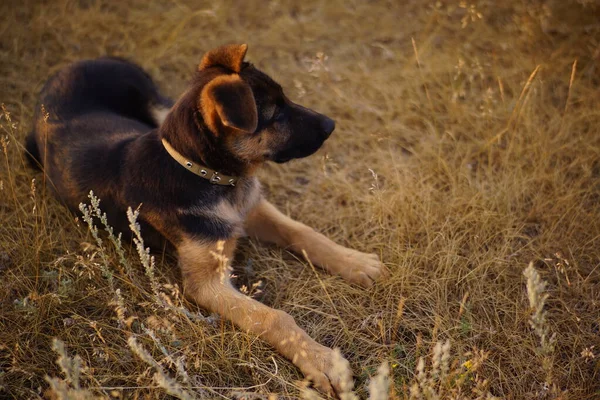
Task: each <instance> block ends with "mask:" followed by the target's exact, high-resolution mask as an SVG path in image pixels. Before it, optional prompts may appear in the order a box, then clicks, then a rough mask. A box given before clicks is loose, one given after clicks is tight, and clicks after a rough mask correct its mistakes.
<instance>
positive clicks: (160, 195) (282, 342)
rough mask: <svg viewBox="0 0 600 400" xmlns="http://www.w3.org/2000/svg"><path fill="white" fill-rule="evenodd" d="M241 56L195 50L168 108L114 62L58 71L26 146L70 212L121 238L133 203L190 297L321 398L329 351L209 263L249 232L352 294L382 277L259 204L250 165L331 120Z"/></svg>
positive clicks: (329, 384) (233, 48)
mask: <svg viewBox="0 0 600 400" xmlns="http://www.w3.org/2000/svg"><path fill="white" fill-rule="evenodd" d="M246 50H247V46H246V45H228V46H223V47H219V48H217V49H214V50H212V51H210V52H208V53H207V54H205V55H204V57H203V58H202V61H201V62H200V65H199V66H198V69H197V71H196V73H195V75H194V77H193V78H192V81H191V83H190V85H189V87H188V89H187V91H186V92H185V93H184V94H183V95H182V96H181V97H180V98H179V100H177V102H175V103H174V104H173V102H172V101H171V100H169V99H168V98H166V97H164V96H162V95H161V94H160V93H159V91H158V89H157V88H156V86H155V85H154V83H153V82H152V80H151V79H150V77H149V76H148V75H147V74H146V73H145V72H144V71H143V70H142V69H141V68H140V67H138V66H136V65H134V64H132V63H130V62H127V61H125V60H122V59H118V58H100V59H97V60H91V61H82V62H78V63H75V64H72V65H70V66H67V67H66V68H64V69H62V70H60V71H59V72H58V73H57V74H56V75H54V76H53V77H51V78H50V79H49V80H48V82H47V83H46V85H45V86H44V88H43V89H42V92H41V95H40V105H39V106H38V107H37V110H36V116H35V124H34V129H33V132H32V133H31V134H30V135H29V136H28V138H27V143H26V146H27V150H28V152H29V155H30V156H31V157H33V158H34V159H35V160H37V163H38V164H39V165H41V166H42V168H43V169H44V171H45V173H46V175H47V177H48V178H49V180H50V182H51V185H50V186H51V187H53V189H54V191H55V193H56V195H57V196H58V197H59V198H60V199H61V200H62V201H63V202H64V203H65V204H66V205H67V206H69V207H70V208H72V209H74V210H76V209H77V206H78V204H79V203H80V202H85V201H86V196H87V194H88V193H89V191H90V190H93V191H94V193H95V194H96V195H97V196H98V197H99V198H100V199H102V204H103V208H104V209H105V211H106V212H107V214H108V216H109V222H110V223H111V224H112V225H113V226H114V227H115V229H117V230H121V231H126V230H127V222H126V220H125V210H126V209H127V207H134V208H135V207H137V206H138V205H140V204H142V206H141V208H140V222H141V225H142V232H143V234H144V237H145V239H146V240H147V241H150V242H151V243H158V242H159V241H160V240H161V239H166V241H167V242H168V243H169V244H170V245H172V246H173V247H174V249H175V251H176V253H177V256H178V264H179V267H180V268H181V275H182V278H183V289H184V293H185V295H186V296H187V297H188V298H189V299H191V300H193V301H195V302H196V303H197V304H198V305H199V306H200V307H202V308H205V309H207V310H210V311H211V312H216V313H218V314H220V315H222V316H223V317H224V318H227V319H229V320H231V321H233V323H235V324H236V325H237V326H238V327H240V328H241V329H243V330H245V331H248V332H252V333H254V334H256V335H258V336H259V337H261V338H262V339H263V340H265V341H267V342H268V343H269V344H270V345H272V346H273V347H274V348H276V349H277V351H279V353H280V354H282V355H283V356H285V357H286V358H288V359H289V360H291V361H292V362H293V363H294V364H295V365H296V366H297V367H298V368H300V370H301V371H302V372H303V373H304V375H305V376H307V377H308V378H310V379H311V380H313V381H314V384H315V386H317V387H319V388H320V389H322V390H323V391H325V392H333V391H339V389H340V380H341V379H342V378H343V375H347V376H350V368H349V364H348V363H347V361H345V360H344V362H345V366H344V368H341V369H340V368H339V367H338V368H337V369H334V368H333V366H332V355H333V352H332V350H331V349H329V348H327V347H325V346H322V345H320V344H319V343H317V342H316V341H314V340H313V339H311V338H310V337H309V336H308V335H307V334H306V332H304V331H303V330H302V329H301V328H300V327H298V325H296V323H295V321H294V319H293V318H292V317H291V316H290V315H288V314H286V313H285V312H282V311H278V310H274V309H272V308H269V307H267V306H265V305H263V304H261V303H259V302H257V301H255V300H253V299H251V298H249V297H247V296H245V295H243V294H241V293H239V292H238V291H237V290H235V288H234V287H233V286H232V285H231V284H230V281H229V276H228V273H227V272H226V271H224V270H223V266H222V265H219V260H217V259H216V258H215V257H214V255H213V254H214V252H223V254H224V255H225V256H226V257H227V258H228V259H229V260H231V259H233V252H234V250H235V247H236V241H237V239H238V238H239V237H240V236H242V235H244V234H248V235H249V236H251V237H254V238H257V239H259V240H262V241H265V242H270V243H274V244H276V245H279V246H282V247H284V248H286V249H290V250H291V251H294V252H296V253H300V254H302V252H303V251H305V252H306V254H307V256H308V258H309V259H310V260H311V261H312V262H313V263H314V264H315V265H318V266H320V267H322V268H324V269H325V270H327V271H329V272H331V273H333V274H337V275H340V276H342V277H343V278H344V279H346V280H347V281H349V282H352V283H355V284H358V285H361V286H364V287H369V286H371V285H372V284H373V281H374V280H377V279H379V278H383V277H384V276H385V275H386V273H387V271H386V269H385V268H384V267H383V265H382V264H381V263H380V261H379V259H378V257H377V256H376V255H373V254H365V253H361V252H358V251H355V250H350V249H347V248H344V247H342V246H340V245H338V244H336V243H334V242H332V241H331V240H329V239H327V238H326V237H324V236H323V235H321V234H319V233H317V232H315V231H314V230H313V229H311V228H309V227H307V226H306V225H303V224H301V223H300V222H296V221H294V220H292V219H290V218H289V217H287V216H285V215H283V214H282V213H280V212H279V211H278V210H277V209H276V208H275V207H274V206H273V205H272V204H270V203H269V202H268V201H267V200H266V199H265V198H264V197H263V196H262V195H261V190H260V184H259V182H258V180H257V178H256V177H255V176H254V175H255V172H256V170H257V169H258V168H259V167H260V166H261V165H262V164H264V163H265V162H267V161H274V162H276V163H283V162H286V161H289V160H291V159H294V158H301V157H306V156H309V155H311V154H313V153H314V152H315V151H317V150H318V149H319V147H321V145H322V144H323V142H324V141H325V140H326V139H327V138H328V137H329V135H331V133H332V132H333V130H334V128H335V123H334V121H333V120H331V119H330V118H328V117H326V116H324V115H322V114H319V113H317V112H315V111H312V110H310V109H308V108H305V107H302V106H300V105H298V104H295V103H293V102H291V101H290V100H289V99H288V98H287V97H286V96H285V95H284V93H283V90H282V88H281V86H280V85H279V84H277V83H276V82H275V81H273V80H272V79H271V78H269V77H268V76H267V75H266V74H264V73H263V72H261V71H259V70H258V69H257V68H255V67H254V66H253V65H252V64H250V63H247V62H244V57H245V54H246ZM42 105H43V107H42ZM43 110H44V111H43ZM336 371H339V372H336Z"/></svg>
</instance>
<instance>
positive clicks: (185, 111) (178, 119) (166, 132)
mask: <svg viewBox="0 0 600 400" xmlns="http://www.w3.org/2000/svg"><path fill="white" fill-rule="evenodd" d="M195 98H196V96H195V95H194V93H189V92H188V93H186V94H184V95H183V96H182V97H181V98H180V99H179V101H177V103H176V104H175V105H174V106H173V108H172V110H171V112H169V114H168V115H167V117H166V119H165V121H164V122H163V124H162V125H161V126H160V128H159V136H160V138H161V139H165V140H166V141H167V142H168V143H169V144H170V145H171V146H172V147H173V149H175V150H176V151H177V152H178V153H180V154H181V155H183V156H184V157H185V158H187V159H189V160H191V161H193V162H196V163H198V164H202V165H204V166H206V167H208V168H210V169H212V170H215V171H218V172H219V173H222V174H225V175H231V176H235V177H239V178H243V177H248V176H251V175H253V173H254V172H255V170H256V168H257V167H258V165H255V164H251V163H247V162H244V161H243V160H240V159H238V158H236V157H234V156H233V155H232V154H231V152H229V151H227V149H226V148H225V147H224V145H223V144H222V143H221V142H220V141H219V140H218V138H217V137H215V135H214V134H213V133H212V132H210V131H209V128H208V127H207V126H206V124H205V123H204V121H203V120H202V116H201V115H200V112H199V111H196V106H195V101H194V100H193V99H195Z"/></svg>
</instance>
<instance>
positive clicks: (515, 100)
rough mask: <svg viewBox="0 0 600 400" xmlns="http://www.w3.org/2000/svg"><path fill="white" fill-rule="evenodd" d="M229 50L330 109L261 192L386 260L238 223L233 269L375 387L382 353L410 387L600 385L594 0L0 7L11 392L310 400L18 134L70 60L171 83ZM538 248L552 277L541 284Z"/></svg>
mask: <svg viewBox="0 0 600 400" xmlns="http://www.w3.org/2000/svg"><path fill="white" fill-rule="evenodd" d="M226 43H247V44H248V45H249V51H248V56H247V59H248V60H250V61H251V62H253V63H254V64H255V65H256V66H258V67H259V68H261V69H262V70H264V71H265V72H267V73H268V74H270V75H271V76H272V77H273V78H275V79H276V80H277V81H278V82H280V83H281V84H282V86H283V87H284V89H285V91H286V93H287V95H288V96H289V97H290V98H291V99H292V100H294V101H296V102H298V103H301V104H303V105H306V106H308V107H311V108H314V109H316V110H318V111H320V112H323V113H325V114H327V115H329V116H331V117H332V118H334V119H335V120H336V122H337V128H336V131H335V132H334V134H333V135H332V137H331V138H330V139H329V140H328V141H327V142H326V144H325V146H324V147H323V148H322V149H321V150H320V151H319V152H318V153H317V154H316V155H314V156H312V157H310V158H308V159H304V160H297V161H293V162H290V163H289V164H286V165H268V166H266V167H265V168H264V169H263V170H262V171H260V177H261V180H262V182H263V187H264V191H265V194H266V196H267V197H268V198H269V199H270V200H271V201H272V202H273V203H275V204H276V205H277V206H278V207H279V208H280V209H282V210H283V211H284V212H285V213H286V214H288V215H290V216H292V217H294V218H296V219H299V220H301V221H303V222H305V223H307V224H309V225H311V226H313V227H314V228H315V229H317V230H319V231H321V232H323V233H325V234H326V235H328V236H329V237H330V238H332V239H334V240H336V241H337V242H339V243H341V244H343V245H345V246H349V247H353V248H356V249H358V250H361V251H366V252H375V253H377V254H379V255H380V256H381V258H382V260H383V261H384V262H385V264H386V265H387V266H388V267H389V269H390V270H391V272H392V276H391V278H390V279H388V280H387V281H385V282H382V283H378V284H377V285H376V286H375V287H373V288H372V289H369V290H364V289H361V288H359V287H356V286H352V285H349V284H347V283H345V282H344V281H342V280H341V279H339V278H337V277H332V276H329V275H327V274H325V273H323V272H321V271H319V270H314V269H313V268H311V266H310V264H309V263H307V262H306V261H305V260H304V259H302V258H301V257H297V256H294V255H292V254H291V253H289V252H286V251H285V250H281V249H277V248H274V247H271V246H263V245H261V246H258V245H257V244H256V243H254V242H252V241H249V240H244V241H242V244H241V246H240V249H239V256H238V257H237V258H236V259H235V260H234V262H233V265H234V267H235V268H236V275H239V278H237V279H236V284H237V285H238V286H239V287H242V285H245V287H246V288H247V290H248V291H249V292H250V293H249V294H250V295H252V296H255V297H256V298H258V299H260V300H261V301H263V302H265V303H266V304H269V305H270V306H273V307H276V308H278V309H282V310H285V311H287V312H288V313H290V314H291V315H292V316H294V317H295V319H296V321H297V322H298V324H299V325H300V326H301V327H303V328H304V329H306V331H307V332H308V333H309V334H310V335H311V336H312V337H313V338H315V339H316V340H317V341H319V342H320V343H322V344H324V345H327V346H330V347H337V348H339V349H340V351H341V353H342V354H343V355H344V356H345V357H346V358H347V359H348V360H349V361H350V363H351V365H352V368H353V372H354V374H355V388H356V394H357V395H358V396H360V397H361V398H365V397H367V395H368V393H369V390H368V386H369V383H370V382H371V381H374V379H373V376H374V375H375V373H376V370H377V368H378V367H379V366H380V365H381V364H382V363H384V362H385V363H387V365H388V366H389V371H390V372H389V383H390V391H389V394H388V396H389V397H390V398H395V399H408V398H423V399H434V398H441V399H446V398H448V399H449V398H467V399H475V398H482V399H483V398H492V397H493V396H495V397H497V398H506V399H559V398H560V399H577V400H580V399H598V398H600V312H599V310H600V206H599V203H600V3H598V2H594V1H591V0H588V1H585V0H581V1H570V0H547V1H541V0H540V1H535V0H521V1H518V0H507V1H502V2H500V1H496V2H494V1H489V0H472V1H458V0H456V1H454V0H448V1H437V2H436V1H434V0H431V1H417V0H412V1H411V0H407V1H354V0H350V1H341V0H340V1H338V0H314V1H313V0H307V1H302V2H300V1H298V2H296V1H286V0H281V1H279V0H271V1H244V2H242V1H239V2H235V1H222V2H220V1H214V2H204V1H184V0H160V1H151V2H148V1H138V0H134V1H116V0H104V1H102V0H98V1H94V0H79V1H68V0H55V1H51V0H48V1H37V0H22V1H16V0H5V1H3V2H2V4H1V5H0V102H1V103H3V104H4V111H3V112H2V116H1V117H0V138H1V145H2V146H1V149H0V150H1V152H2V154H0V397H2V398H17V399H25V398H90V396H92V395H94V396H100V397H111V398H150V399H154V398H169V395H168V394H167V393H171V394H172V395H176V396H178V397H180V398H232V397H236V396H237V397H238V398H247V399H263V398H264V399H266V398H268V396H269V395H271V396H274V395H277V396H279V397H281V398H298V397H301V396H304V397H305V398H306V397H307V396H310V394H307V393H304V394H303V391H302V389H301V388H302V385H303V383H302V382H301V381H302V376H301V374H300V372H299V371H298V370H297V369H296V368H295V367H294V366H293V365H292V364H291V363H290V362H289V361H287V360H285V359H283V358H282V357H280V356H278V355H277V354H276V353H275V352H274V351H273V350H272V349H271V348H269V346H267V345H266V344H265V343H263V342H262V341H261V340H258V339H256V338H255V337H253V336H252V335H248V334H246V333H245V332H242V331H240V330H238V329H236V328H235V327H233V326H231V324H230V323H227V322H226V321H223V320H221V319H219V318H218V317H215V316H208V315H206V313H205V312H204V311H203V310H201V309H198V308H197V307H195V306H194V305H193V304H191V303H188V302H187V301H185V300H183V299H182V298H181V294H180V292H179V290H178V284H179V282H180V281H179V276H178V275H177V271H176V263H175V261H174V260H173V259H172V257H170V256H168V255H164V254H160V253H157V255H156V266H155V271H154V272H155V274H156V277H155V278H151V274H150V273H149V272H148V270H147V266H146V267H144V266H143V264H142V263H141V261H140V259H139V257H138V255H137V253H136V252H135V249H131V248H130V247H129V245H128V244H127V245H125V250H124V256H123V257H121V255H120V254H119V251H118V249H116V248H115V246H113V245H112V244H111V242H110V240H109V239H108V238H107V237H106V236H102V238H103V243H102V245H100V244H99V243H98V242H97V241H96V240H95V239H94V237H93V235H92V234H90V232H89V230H88V229H87V226H86V223H85V222H84V221H83V219H82V217H81V215H73V214H71V213H69V212H68V211H67V210H66V209H65V208H64V207H63V206H62V205H61V204H59V202H57V201H56V200H55V199H54V198H53V197H52V196H51V195H50V194H49V193H48V191H46V190H45V188H44V186H45V180H44V178H43V175H42V174H41V173H40V172H37V171H35V170H33V169H31V168H29V167H28V166H27V163H26V160H25V157H24V153H23V152H24V149H23V140H24V138H25V136H26V134H27V132H28V130H29V129H30V127H31V120H32V115H33V112H34V109H35V107H36V97H37V94H38V93H39V90H40V89H41V86H42V85H43V83H44V82H45V80H46V79H47V77H48V76H49V75H50V74H52V73H53V72H55V71H57V70H58V69H59V68H61V67H62V66H64V65H66V64H68V63H70V62H73V61H76V60H81V59H86V58H93V57H98V56H103V55H116V56H122V57H126V58H128V59H131V60H133V61H135V62H137V63H139V64H140V65H141V66H143V67H144V68H145V69H147V70H148V71H149V73H150V74H151V75H152V76H153V78H154V79H155V81H156V82H157V83H158V85H159V86H160V87H161V88H162V90H163V91H164V92H165V93H166V94H168V95H169V96H171V97H173V98H176V97H177V96H178V95H179V94H180V93H181V92H182V91H183V90H184V88H185V87H186V82H187V80H188V79H189V77H190V76H191V73H192V71H193V70H194V69H195V68H196V66H197V64H198V62H199V61H200V59H201V57H202V55H203V54H204V52H205V51H207V50H209V49H211V48H213V47H215V46H218V45H222V44H226ZM101 205H102V204H101ZM101 230H102V229H101ZM530 263H532V266H533V268H534V269H535V270H536V271H537V272H538V273H539V276H540V277H541V280H542V281H543V282H545V286H544V285H543V284H542V283H539V282H538V284H537V285H536V284H535V279H534V278H531V277H530V279H529V292H528V286H527V281H528V279H527V278H526V277H525V276H524V274H523V272H524V270H525V269H526V267H527V266H528V265H529V264H530ZM132 271H133V273H132ZM108 276H110V277H111V279H109V278H108ZM153 279H154V280H156V281H157V282H158V284H159V287H160V288H159V291H160V293H161V296H162V297H163V298H164V299H168V302H171V304H172V306H171V308H169V307H165V306H164V302H162V303H161V302H158V301H156V298H155V297H156V296H154V293H153V291H152V285H151V281H152V280H153ZM258 282H260V284H258ZM528 293H529V294H528ZM545 295H547V298H545V297H544V296H545ZM532 321H533V323H532ZM54 338H57V339H59V340H60V341H61V342H56V344H55V345H54V347H55V349H53V344H52V343H53V339H54ZM131 338H134V339H135V343H137V344H132V343H133V342H132V339H131ZM60 343H64V349H62V350H61V345H60ZM437 343H440V345H437V346H436V344H437ZM445 343H449V347H448V346H447V345H446V346H442V344H445ZM61 353H62V355H61ZM76 356H77V357H78V358H77V357H76ZM57 359H58V360H59V361H60V362H59V363H57ZM420 360H423V361H422V362H420ZM157 371H158V372H157ZM161 371H162V372H161ZM51 386H52V388H50V387H51ZM169 388H170V389H169ZM174 388H175V389H174ZM177 390H181V391H182V392H177ZM177 393H179V394H177ZM182 393H183V394H182ZM69 396H71V397H69ZM77 396H79V397H77ZM185 396H189V397H185ZM244 396H245V397H244ZM371 396H372V398H376V397H374V395H371ZM419 396H420V397H419ZM436 396H437V397H436ZM347 398H351V397H347ZM380 398H385V396H384V397H380Z"/></svg>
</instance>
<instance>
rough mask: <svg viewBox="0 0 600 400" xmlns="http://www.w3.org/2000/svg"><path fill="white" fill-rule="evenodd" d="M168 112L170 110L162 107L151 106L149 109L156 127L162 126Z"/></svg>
mask: <svg viewBox="0 0 600 400" xmlns="http://www.w3.org/2000/svg"><path fill="white" fill-rule="evenodd" d="M169 111H171V109H170V108H167V107H163V106H152V107H151V108H150V114H151V115H152V118H154V121H155V122H156V124H157V125H158V126H160V125H162V123H163V122H164V121H165V119H166V118H167V114H169Z"/></svg>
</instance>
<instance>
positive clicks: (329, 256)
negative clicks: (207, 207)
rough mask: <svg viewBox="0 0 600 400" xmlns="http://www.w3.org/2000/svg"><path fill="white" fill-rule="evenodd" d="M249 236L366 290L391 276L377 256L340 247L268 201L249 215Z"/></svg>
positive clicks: (247, 224) (247, 227) (247, 222)
mask: <svg viewBox="0 0 600 400" xmlns="http://www.w3.org/2000/svg"><path fill="white" fill-rule="evenodd" d="M246 232H247V233H248V235H250V236H251V237H256V238H258V239H259V240H263V241H266V242H270V243H274V244H276V245H278V246H281V247H283V248H287V249H290V250H292V251H294V252H295V253H299V254H302V251H303V250H304V251H305V252H306V254H307V256H308V258H309V259H310V261H311V262H313V263H314V264H316V265H318V266H320V267H322V268H324V269H326V270H327V271H329V272H330V273H332V274H337V275H340V276H341V277H342V278H344V279H345V280H347V281H349V282H352V283H356V284H358V285H361V286H363V287H370V286H372V285H373V281H375V280H378V279H380V278H384V277H386V276H387V275H388V273H389V272H388V270H387V268H386V267H385V266H384V265H383V264H382V263H381V261H379V257H377V255H375V254H366V253H361V252H359V251H356V250H352V249H348V248H346V247H343V246H340V245H339V244H337V243H335V242H333V241H332V240H330V239H328V238H326V237H325V236H323V235H322V234H320V233H318V232H315V231H314V230H313V229H312V228H310V227H308V226H306V225H304V224H302V223H300V222H298V221H294V220H293V219H291V218H289V217H287V216H285V215H283V214H282V213H281V212H280V211H279V210H277V209H276V208H275V207H274V206H273V205H272V204H271V203H269V202H268V201H266V200H264V199H263V200H261V202H260V203H259V204H258V205H257V206H256V207H255V208H254V209H253V210H252V211H251V212H250V213H249V214H248V217H247V219H246Z"/></svg>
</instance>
